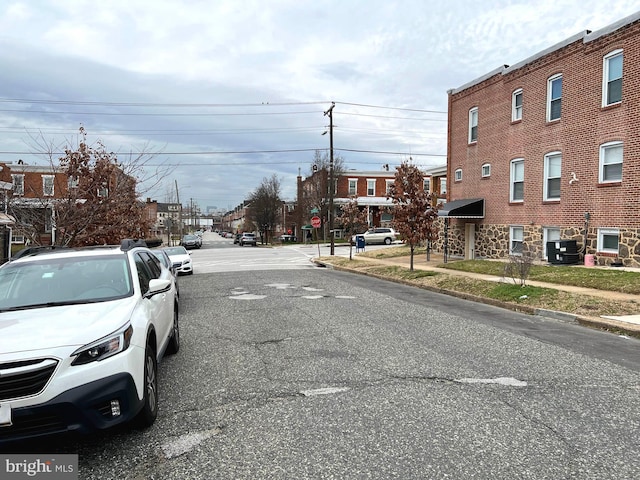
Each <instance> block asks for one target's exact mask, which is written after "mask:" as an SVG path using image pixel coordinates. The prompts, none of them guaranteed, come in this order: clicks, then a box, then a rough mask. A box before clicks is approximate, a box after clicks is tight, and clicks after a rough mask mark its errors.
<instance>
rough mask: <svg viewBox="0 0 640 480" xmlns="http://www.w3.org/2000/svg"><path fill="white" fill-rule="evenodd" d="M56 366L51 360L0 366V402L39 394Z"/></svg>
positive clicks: (41, 359)
mask: <svg viewBox="0 0 640 480" xmlns="http://www.w3.org/2000/svg"><path fill="white" fill-rule="evenodd" d="M57 365H58V361H57V360H54V359H52V358H40V359H36V360H26V361H21V362H9V363H2V364H0V400H9V399H12V398H20V397H26V396H29V395H35V394H37V393H40V392H41V391H42V390H44V387H45V385H46V384H47V382H48V381H49V379H50V378H51V375H53V372H54V370H55V369H56V366H57Z"/></svg>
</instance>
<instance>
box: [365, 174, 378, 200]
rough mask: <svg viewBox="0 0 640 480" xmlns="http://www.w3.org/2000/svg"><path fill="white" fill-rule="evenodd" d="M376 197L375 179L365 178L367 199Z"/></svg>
mask: <svg viewBox="0 0 640 480" xmlns="http://www.w3.org/2000/svg"><path fill="white" fill-rule="evenodd" d="M375 196H376V179H375V178H367V197H375Z"/></svg>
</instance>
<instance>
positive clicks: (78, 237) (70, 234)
mask: <svg viewBox="0 0 640 480" xmlns="http://www.w3.org/2000/svg"><path fill="white" fill-rule="evenodd" d="M78 137H79V139H78V142H77V146H75V147H72V146H66V147H64V149H63V152H64V153H63V156H62V157H60V158H58V159H57V162H56V160H55V158H54V157H55V155H56V154H55V152H56V151H57V150H59V149H58V148H57V147H55V145H54V144H53V143H52V142H51V141H47V140H46V139H45V138H44V137H43V136H40V137H32V140H33V141H34V142H35V144H36V146H37V148H38V149H39V150H41V151H42V153H46V154H47V155H48V156H49V160H50V163H51V172H52V173H53V174H54V179H55V180H54V182H55V185H54V188H55V192H56V195H55V197H44V196H41V197H38V196H35V198H31V199H29V200H30V204H27V202H25V200H24V199H16V201H15V202H14V205H13V209H14V212H15V216H16V218H19V219H20V220H19V225H18V228H19V229H21V231H24V232H25V233H26V234H28V235H29V236H30V238H31V240H32V241H33V243H35V244H37V243H39V229H40V227H39V226H40V225H42V224H43V222H44V223H48V222H50V224H51V227H52V230H53V231H55V238H52V240H53V242H54V243H55V244H58V245H72V246H77V245H96V244H105V243H107V244H113V243H118V242H120V240H121V239H122V238H126V237H133V238H142V237H144V236H145V233H146V232H147V231H148V227H149V225H148V223H149V219H147V218H146V216H145V215H144V204H143V203H142V202H140V201H138V198H139V196H140V192H138V191H137V188H138V187H139V186H140V182H141V181H143V182H145V181H146V182H147V185H149V184H157V183H159V182H160V181H161V179H162V178H163V177H164V175H165V174H167V173H168V171H167V170H162V169H156V170H155V172H154V173H153V174H151V175H150V176H146V177H145V169H144V165H145V164H146V162H147V161H148V160H149V159H150V158H152V154H150V153H147V152H145V151H143V152H140V153H138V154H134V153H130V154H129V161H128V162H127V163H126V164H124V163H122V162H121V161H119V160H118V156H117V155H116V154H115V153H113V152H109V151H107V149H106V147H105V145H104V144H103V143H102V142H101V141H97V142H96V143H95V144H94V145H89V143H88V141H87V132H86V131H85V129H84V128H83V127H80V129H79V135H78Z"/></svg>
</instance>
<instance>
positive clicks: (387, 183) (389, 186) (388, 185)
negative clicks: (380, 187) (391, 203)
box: [384, 180, 394, 195]
mask: <svg viewBox="0 0 640 480" xmlns="http://www.w3.org/2000/svg"><path fill="white" fill-rule="evenodd" d="M384 183H385V190H384V191H385V192H386V193H387V195H389V190H390V188H391V185H393V184H394V180H385V181H384Z"/></svg>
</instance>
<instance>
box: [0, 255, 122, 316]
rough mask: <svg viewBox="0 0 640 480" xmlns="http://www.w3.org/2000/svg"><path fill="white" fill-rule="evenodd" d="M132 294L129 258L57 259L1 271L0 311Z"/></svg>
mask: <svg viewBox="0 0 640 480" xmlns="http://www.w3.org/2000/svg"><path fill="white" fill-rule="evenodd" d="M132 293H133V288H132V283H131V275H130V273H129V264H128V262H127V261H126V257H124V256H121V257H114V258H105V256H95V257H78V258H69V257H64V258H63V257H57V258H56V257H54V258H47V259H42V260H37V261H33V262H25V263H19V262H17V263H9V264H6V265H5V266H4V267H2V268H0V311H3V310H5V311H6V310H19V309H25V308H35V307H42V306H58V305H71V304H78V303H93V302H101V301H107V300H113V299H116V298H122V297H126V296H129V295H131V294H132Z"/></svg>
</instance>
